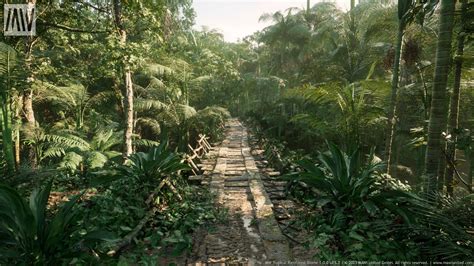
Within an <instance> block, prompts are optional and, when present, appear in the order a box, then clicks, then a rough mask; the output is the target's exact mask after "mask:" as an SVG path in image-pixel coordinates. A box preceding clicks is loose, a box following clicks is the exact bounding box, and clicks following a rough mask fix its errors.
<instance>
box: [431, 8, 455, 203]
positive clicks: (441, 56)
mask: <svg viewBox="0 0 474 266" xmlns="http://www.w3.org/2000/svg"><path fill="white" fill-rule="evenodd" d="M440 5H441V11H440V20H439V28H438V36H439V37H438V41H437V48H436V62H435V73H434V80H433V88H432V98H431V109H430V120H429V124H428V143H427V147H426V155H425V170H424V173H425V177H426V181H427V186H426V192H427V193H428V194H434V193H435V192H436V190H437V187H438V185H437V182H438V167H439V162H440V159H441V157H442V156H443V152H442V149H441V133H442V132H441V131H442V130H443V128H446V123H447V104H446V103H447V82H448V72H449V68H450V65H451V42H452V37H453V25H454V11H455V1H452V0H441V1H440Z"/></svg>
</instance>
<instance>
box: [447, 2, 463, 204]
mask: <svg viewBox="0 0 474 266" xmlns="http://www.w3.org/2000/svg"><path fill="white" fill-rule="evenodd" d="M461 3H462V5H461V27H463V25H464V23H465V20H466V19H467V17H466V14H467V0H461ZM464 30H465V29H464V28H461V32H460V33H459V34H458V47H457V52H456V53H457V55H456V60H455V70H454V85H453V93H452V95H451V103H450V110H449V122H448V134H450V135H451V138H452V139H451V141H450V142H449V143H448V145H447V148H446V154H447V156H448V160H451V161H453V162H455V161H456V141H457V135H456V132H455V131H456V129H457V128H458V124H459V99H460V97H461V74H462V64H463V61H462V55H463V54H464V40H465V33H464ZM453 176H454V169H453V167H451V166H448V168H447V169H446V174H445V183H446V193H447V194H448V195H449V196H452V195H453Z"/></svg>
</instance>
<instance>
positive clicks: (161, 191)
mask: <svg viewBox="0 0 474 266" xmlns="http://www.w3.org/2000/svg"><path fill="white" fill-rule="evenodd" d="M29 2H35V1H32V0H30V1H29ZM351 2H352V8H351V9H350V10H349V11H347V12H345V11H341V10H339V9H337V8H336V7H335V6H334V5H333V4H331V3H317V4H315V5H312V6H311V5H310V1H308V8H307V9H305V10H300V9H297V8H291V9H288V10H286V11H281V12H276V13H274V14H264V15H262V17H261V19H262V20H265V21H271V22H272V25H271V26H268V27H267V28H265V29H264V30H262V31H260V32H256V33H254V34H253V35H251V36H248V37H247V38H245V39H244V40H242V41H240V42H238V43H227V42H225V41H224V40H223V36H222V35H221V34H220V33H219V32H217V31H215V30H209V29H203V30H200V31H197V30H195V29H193V25H194V16H195V14H194V11H193V9H192V1H191V0H180V1H166V0H162V1H124V0H109V1H95V0H94V1H47V2H45V3H43V2H41V3H39V1H38V3H37V5H40V6H41V9H42V12H41V14H40V15H39V17H38V21H37V35H36V36H33V37H7V36H2V40H1V43H0V82H1V87H0V103H1V104H0V129H1V139H0V147H1V151H0V175H1V180H0V182H1V184H0V264H3V263H13V262H15V263H19V264H21V263H26V264H48V265H50V264H51V265H55V264H58V263H72V264H76V263H89V264H96V263H97V262H101V263H110V264H116V263H117V261H118V260H120V261H122V262H127V261H130V262H136V261H138V260H144V263H146V261H147V260H148V259H149V258H148V257H150V256H155V255H156V256H169V255H170V254H173V255H177V254H180V253H181V252H182V251H184V250H187V249H189V248H190V247H191V244H192V239H191V237H190V236H191V233H192V231H193V230H195V229H196V228H197V227H198V226H201V225H204V224H209V223H213V222H216V221H219V220H222V219H224V218H225V213H224V212H223V211H222V210H220V209H216V208H215V206H214V205H213V197H212V195H210V193H209V191H208V190H207V189H206V188H203V187H198V186H194V185H192V184H190V183H189V182H188V180H187V178H186V177H187V175H188V173H189V170H190V169H189V166H188V165H186V164H184V163H183V160H182V159H183V156H184V153H186V152H188V144H191V145H192V146H193V145H194V144H195V143H194V142H195V141H196V139H197V138H198V135H199V134H206V135H207V136H209V137H210V138H211V141H213V142H218V141H219V140H220V139H221V138H222V136H223V133H224V123H225V120H226V119H227V118H229V117H230V114H232V115H233V116H238V117H240V118H241V119H242V120H245V121H246V122H247V124H248V125H249V126H250V127H252V129H253V130H254V132H255V134H256V135H257V136H258V137H259V138H260V142H261V143H262V145H263V146H264V147H265V148H266V149H267V154H268V158H269V161H271V163H272V164H273V166H274V167H275V168H278V169H279V170H281V171H282V172H286V173H287V175H285V176H284V177H283V178H284V179H286V180H289V181H290V183H289V184H290V186H289V189H288V195H289V196H290V197H292V198H294V199H295V200H297V201H298V202H300V203H301V204H303V205H304V206H306V207H307V208H308V209H309V210H310V211H309V212H307V213H305V214H302V217H301V225H300V226H303V227H305V228H306V229H307V230H309V232H311V235H310V236H309V237H308V240H307V244H308V245H309V246H311V247H316V248H317V249H318V250H319V252H318V253H317V254H315V256H316V257H317V258H319V259H324V260H332V259H341V260H342V259H347V260H349V259H350V260H354V259H357V260H379V261H380V260H395V261H400V260H406V261H408V260H415V261H420V260H426V261H427V260H430V261H440V260H456V261H462V260H469V259H471V260H472V257H474V237H473V227H474V225H473V221H472V209H473V198H472V185H473V183H472V182H473V181H472V177H473V174H474V135H473V134H472V132H473V130H474V123H473V121H474V93H473V90H472V78H473V69H472V56H473V55H472V52H473V50H472V33H473V30H474V25H473V23H474V22H473V20H472V19H473V18H474V14H473V12H474V5H473V4H472V3H468V1H467V0H459V1H453V0H440V1H435V0H430V1H414V0H407V1H398V2H399V4H398V5H395V4H392V3H390V2H391V1H383V0H381V1H376V0H373V1H360V2H361V3H359V4H358V5H355V1H351ZM137 14H140V15H137ZM229 112H230V113H229ZM328 149H329V151H327V150H328ZM275 154H276V155H275ZM55 193H56V194H55ZM58 193H59V195H66V196H72V197H71V198H70V199H68V200H59V201H58V202H52V200H49V201H48V199H51V198H54V196H55V195H57V194H58ZM61 193H63V194H61ZM59 197H60V198H61V197H62V196H59ZM151 218H152V219H151ZM149 220H152V222H148V221H149ZM143 221H145V222H146V223H147V225H146V226H145V227H144V228H142V227H143V226H144V224H142V223H143ZM140 225H141V227H140ZM136 230H138V231H140V232H135V231H136ZM135 233H136V234H135ZM124 251H125V252H124Z"/></svg>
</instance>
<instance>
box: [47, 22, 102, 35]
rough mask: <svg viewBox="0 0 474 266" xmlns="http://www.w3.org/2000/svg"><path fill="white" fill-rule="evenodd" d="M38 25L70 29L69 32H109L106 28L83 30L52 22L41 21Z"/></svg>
mask: <svg viewBox="0 0 474 266" xmlns="http://www.w3.org/2000/svg"><path fill="white" fill-rule="evenodd" d="M40 25H43V26H47V27H52V28H57V29H61V30H65V31H70V32H80V33H93V34H99V33H109V32H110V31H107V30H101V31H95V30H84V29H78V28H72V27H69V26H66V25H60V24H53V23H48V22H41V23H40Z"/></svg>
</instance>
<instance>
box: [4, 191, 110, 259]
mask: <svg viewBox="0 0 474 266" xmlns="http://www.w3.org/2000/svg"><path fill="white" fill-rule="evenodd" d="M50 191H51V182H50V183H48V184H47V185H46V187H45V188H43V189H36V190H34V191H33V193H32V194H31V196H30V200H29V204H28V203H27V202H26V201H25V200H24V199H23V198H22V197H21V196H20V195H19V194H18V192H17V191H15V190H14V189H12V188H10V187H8V186H6V185H0V207H1V208H0V209H1V210H0V236H1V237H0V243H2V252H1V255H0V259H1V260H3V261H4V262H7V261H11V262H13V261H14V262H16V263H18V262H19V261H18V260H17V259H19V258H21V260H22V261H24V262H25V263H32V264H49V263H57V262H60V261H61V260H62V259H63V258H66V257H68V258H71V257H72V256H79V254H81V253H84V251H86V250H87V247H88V246H90V247H92V246H91V244H93V243H94V242H96V241H98V240H102V239H105V238H106V237H110V235H109V234H107V233H105V232H99V231H94V232H89V233H87V232H81V233H80V238H79V239H78V238H77V236H76V237H74V236H73V235H74V234H77V233H79V229H80V227H78V225H77V216H78V212H79V210H78V208H77V206H76V205H77V201H78V200H79V198H80V197H81V195H77V196H74V197H73V198H72V199H71V200H69V201H68V202H66V203H65V204H64V205H62V206H61V207H60V208H59V209H58V210H56V211H55V212H54V213H50V212H49V211H48V208H47V207H48V205H47V203H48V198H49V195H50Z"/></svg>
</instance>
